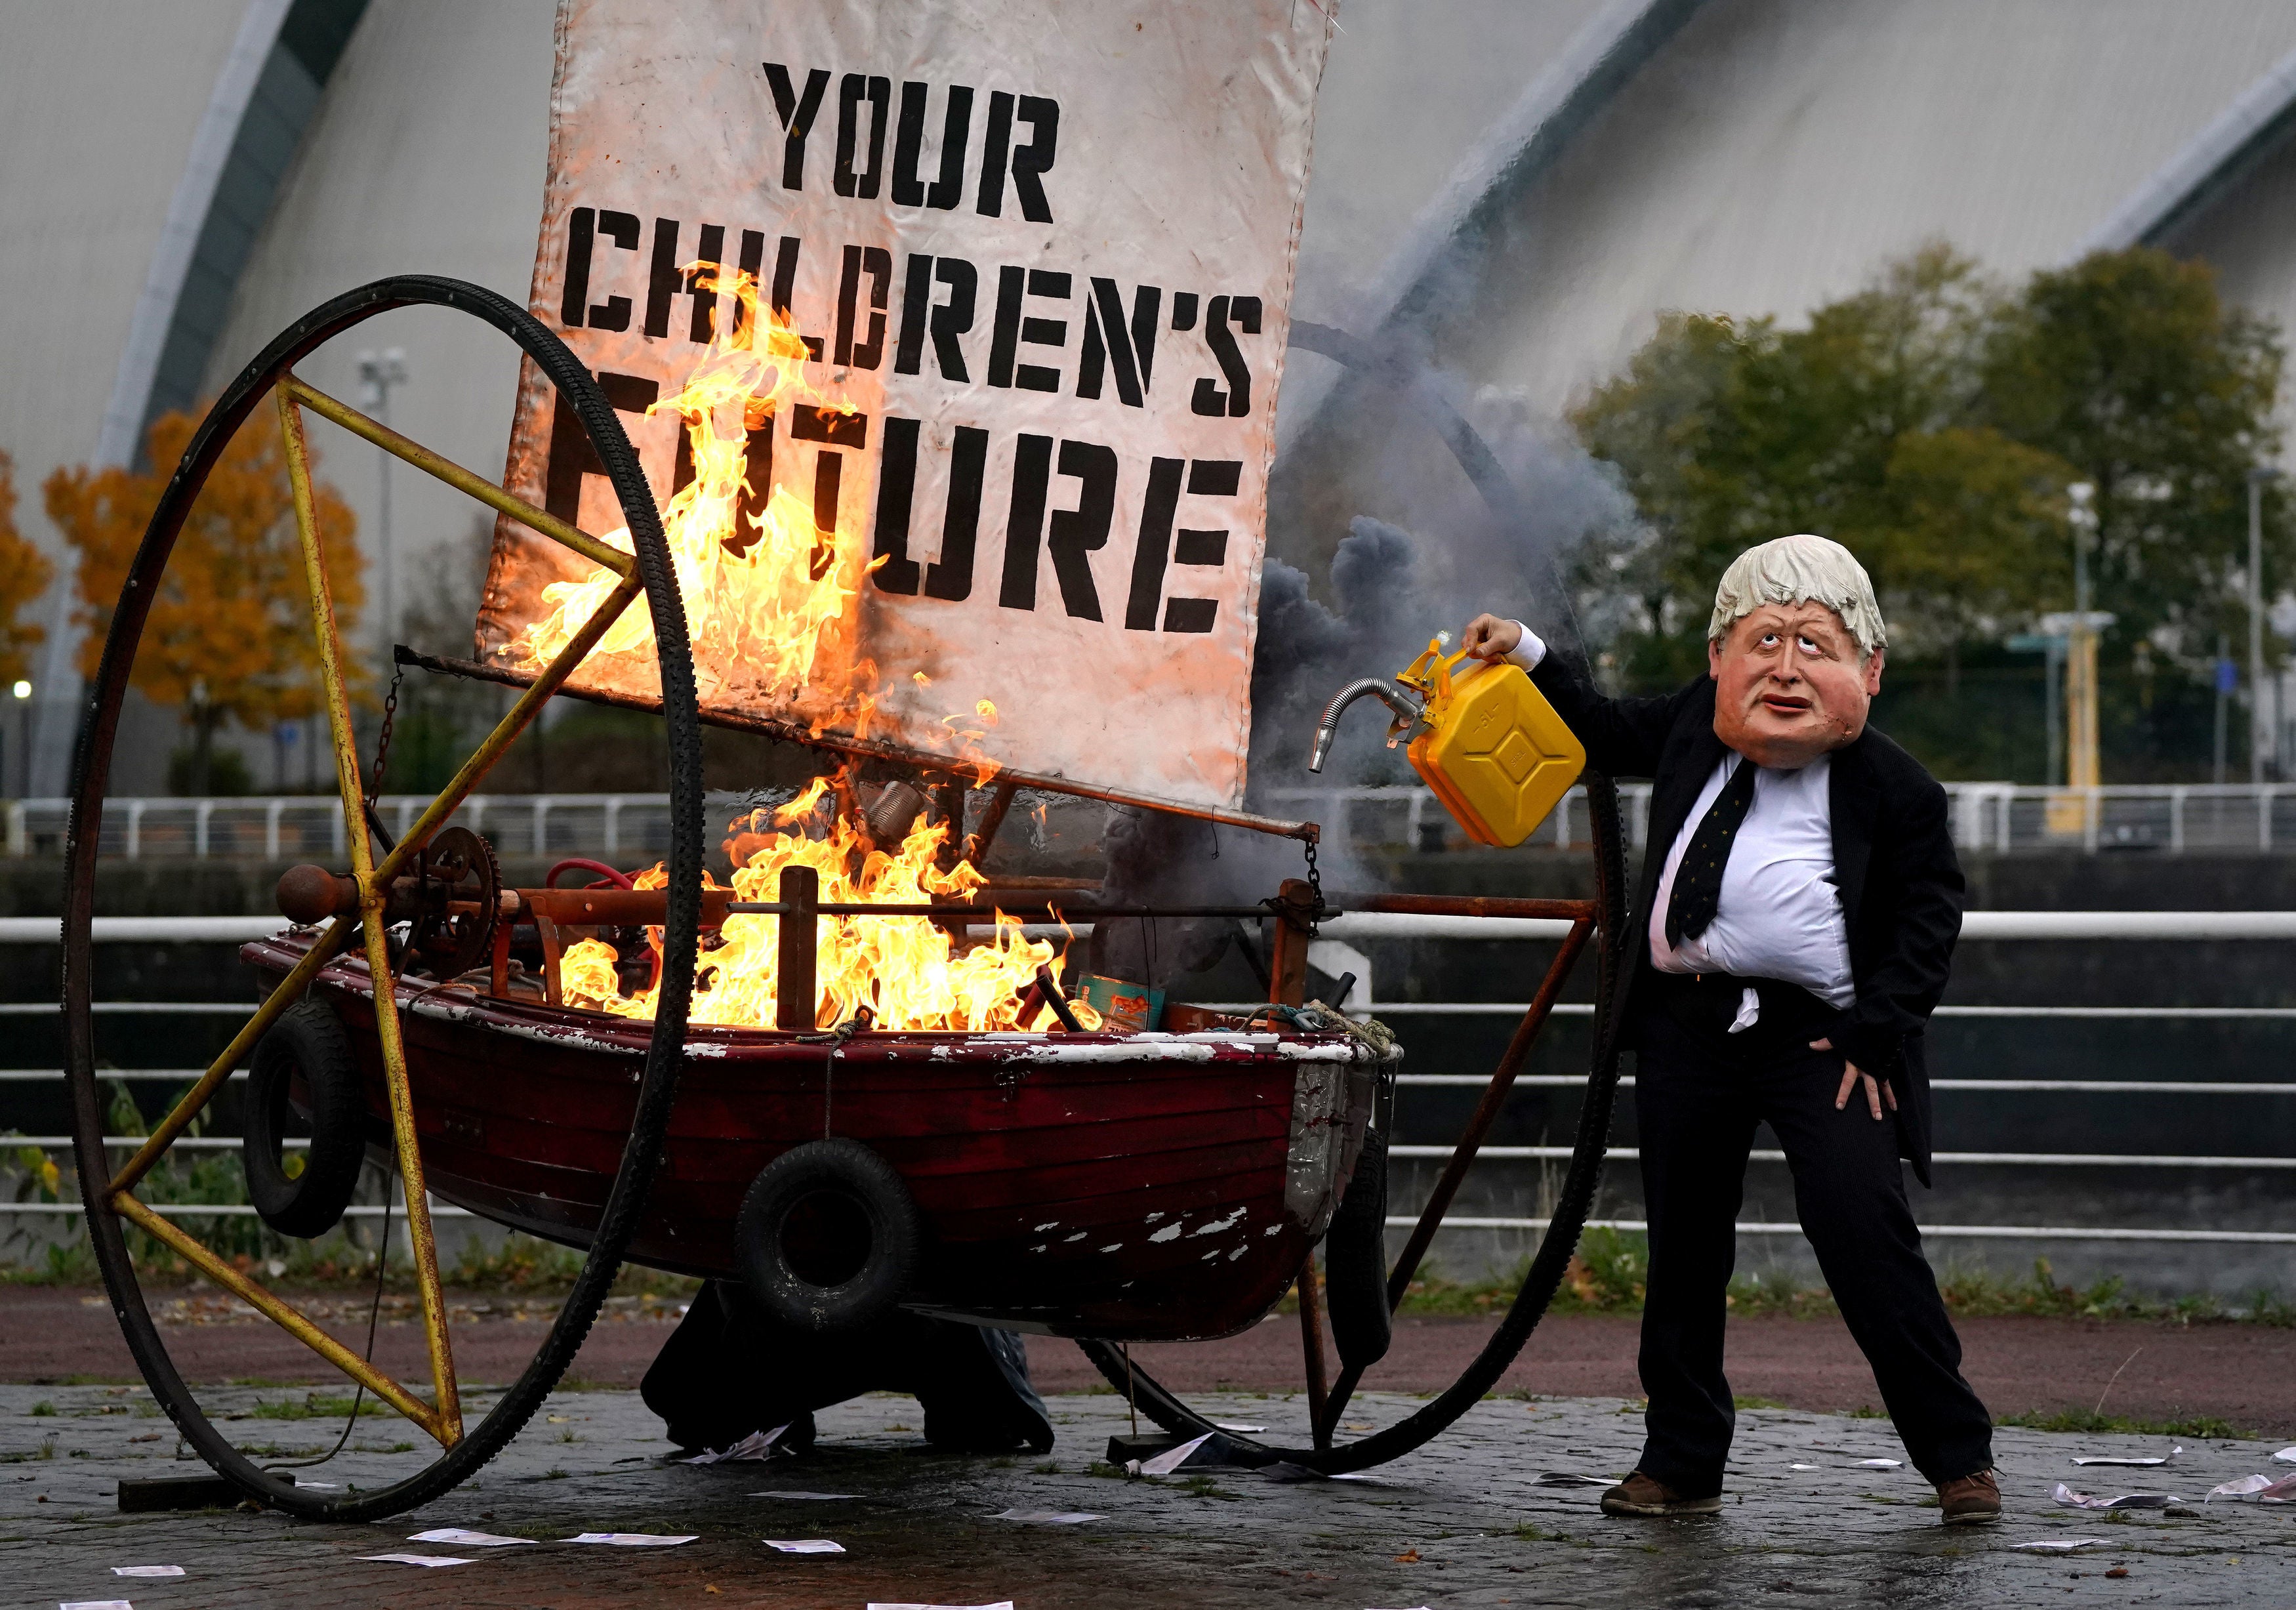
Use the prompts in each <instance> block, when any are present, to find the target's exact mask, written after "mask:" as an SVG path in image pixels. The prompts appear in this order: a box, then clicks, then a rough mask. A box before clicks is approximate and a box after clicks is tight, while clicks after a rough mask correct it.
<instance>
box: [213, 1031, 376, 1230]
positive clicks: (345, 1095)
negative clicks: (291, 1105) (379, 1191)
mask: <svg viewBox="0 0 2296 1610" xmlns="http://www.w3.org/2000/svg"><path fill="white" fill-rule="evenodd" d="M298 1073H300V1074H301V1075H302V1076H303V1088H304V1091H305V1094H306V1099H307V1101H308V1103H309V1107H310V1119H311V1145H310V1148H309V1150H308V1151H307V1152H306V1153H305V1154H304V1159H303V1171H302V1172H301V1173H300V1174H298V1175H297V1176H295V1177H294V1178H293V1179H289V1178H288V1177H287V1173H286V1171H285V1170H284V1169H283V1168H282V1167H281V1166H280V1165H281V1163H282V1162H283V1161H284V1156H283V1147H282V1146H281V1145H280V1142H281V1140H282V1138H283V1137H284V1135H285V1133H286V1118H287V1105H288V1102H289V1099H290V1096H291V1086H292V1084H293V1081H294V1078H295V1075H297V1074H298ZM365 1105H366V1104H365V1094H364V1092H363V1091H362V1090H361V1089H360V1087H359V1071H358V1059H357V1056H355V1055H354V1054H353V1053H352V1051H351V1040H350V1035H349V1033H348V1031H345V1029H344V1028H343V1023H342V1019H340V1018H339V1017H337V1016H336V1015H335V1013H334V1009H333V1008H332V1007H331V1006H328V1005H327V1003H326V1002H325V1001H324V1000H321V999H320V998H317V997H316V996H306V997H304V998H302V999H301V1000H299V1001H297V1002H296V1003H295V1004H294V1005H293V1006H290V1007H288V1008H287V1010H286V1011H284V1012H283V1013H281V1014H279V1018H278V1021H277V1022H275V1023H273V1024H272V1025H271V1027H270V1028H269V1029H267V1030H266V1031H264V1035H263V1038H262V1039H259V1040H258V1041H257V1042H256V1046H255V1056H254V1059H253V1062H252V1063H251V1064H250V1068H249V1072H248V1075H247V1144H246V1146H245V1147H244V1149H243V1150H242V1152H241V1157H242V1160H243V1162H244V1164H245V1167H246V1170H247V1199H248V1200H249V1201H250V1202H251V1203H254V1204H255V1211H256V1212H257V1213H258V1215H260V1216H261V1218H262V1220H263V1222H264V1223H266V1225H269V1226H270V1227H271V1228H273V1229H275V1230H276V1231H278V1232H279V1233H280V1234H281V1235H283V1236H294V1237H296V1238H297V1239H298V1240H301V1241H310V1240H315V1239H316V1238H317V1237H318V1236H324V1235H325V1234H326V1233H327V1232H328V1231H329V1230H332V1229H333V1228H335V1226H337V1225H338V1224H340V1223H341V1222H342V1220H343V1210H344V1209H345V1208H347V1207H348V1206H350V1204H351V1194H352V1193H353V1192H354V1191H355V1190H356V1189H357V1187H358V1180H359V1170H360V1169H361V1167H362V1166H363V1165H364V1164H365V1161H366V1135H365V1130H366V1112H365Z"/></svg>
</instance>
